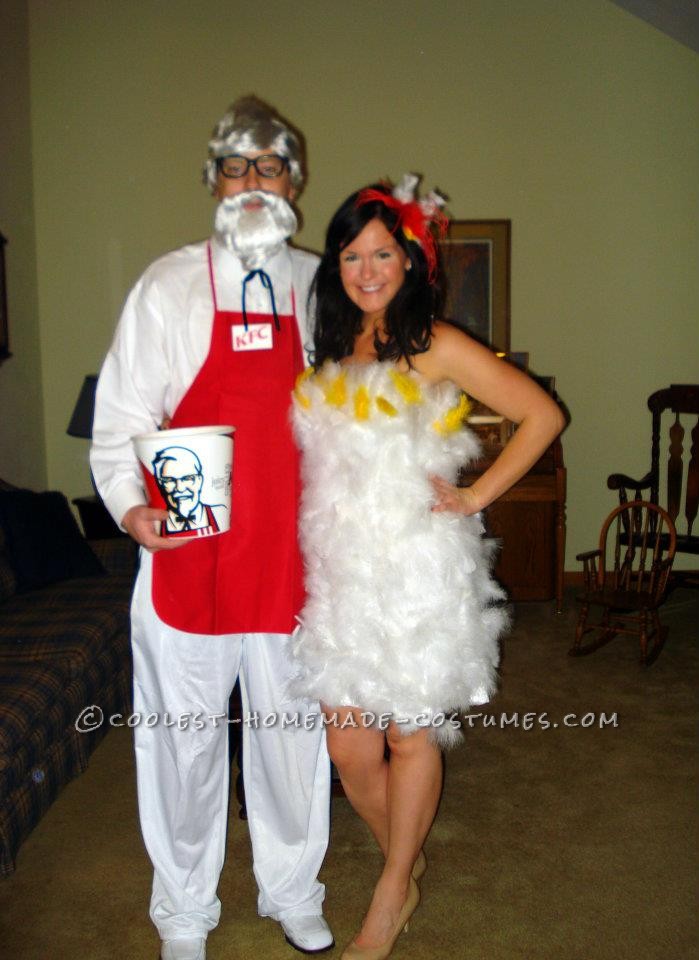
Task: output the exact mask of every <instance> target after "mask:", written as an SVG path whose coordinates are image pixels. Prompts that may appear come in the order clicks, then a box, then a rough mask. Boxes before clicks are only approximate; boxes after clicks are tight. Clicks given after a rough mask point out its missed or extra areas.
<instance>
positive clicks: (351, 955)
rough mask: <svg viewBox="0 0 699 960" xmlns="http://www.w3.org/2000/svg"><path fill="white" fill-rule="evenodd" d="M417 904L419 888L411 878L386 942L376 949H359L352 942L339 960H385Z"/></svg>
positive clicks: (405, 927)
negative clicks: (406, 893)
mask: <svg viewBox="0 0 699 960" xmlns="http://www.w3.org/2000/svg"><path fill="white" fill-rule="evenodd" d="M419 902H420V888H419V887H418V885H417V884H416V883H415V880H414V878H413V877H412V876H411V878H410V884H409V886H408V895H407V897H406V898H405V903H404V904H403V907H402V909H401V911H400V913H399V914H398V919H397V920H396V925H395V927H394V928H393V931H392V932H391V935H390V937H389V938H388V940H386V941H385V942H384V943H382V944H380V946H378V947H359V946H357V944H356V943H355V942H354V940H353V941H352V943H350V945H349V946H348V947H346V948H345V951H344V953H343V954H342V956H341V957H340V960H386V958H387V957H389V956H390V955H391V951H392V950H393V948H394V947H395V945H396V940H397V939H398V937H399V936H400V935H401V933H402V932H403V931H404V930H405V931H407V929H408V921H409V920H410V918H411V917H412V915H413V913H414V912H415V909H416V908H417V905H418V904H419Z"/></svg>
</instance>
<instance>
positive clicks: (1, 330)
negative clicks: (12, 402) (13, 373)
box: [0, 233, 11, 363]
mask: <svg viewBox="0 0 699 960" xmlns="http://www.w3.org/2000/svg"><path fill="white" fill-rule="evenodd" d="M6 243H7V240H6V239H5V238H4V237H3V235H2V234H1V233H0V363H2V361H3V360H7V358H8V357H9V356H10V355H11V354H10V335H9V331H8V327H7V287H6V285H5V282H6V281H5V276H6V274H5V244H6Z"/></svg>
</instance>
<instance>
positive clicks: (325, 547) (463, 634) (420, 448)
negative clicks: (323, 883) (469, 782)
mask: <svg viewBox="0 0 699 960" xmlns="http://www.w3.org/2000/svg"><path fill="white" fill-rule="evenodd" d="M416 184H417V178H416V177H406V178H405V179H404V180H403V182H402V183H401V184H400V185H399V187H397V188H396V189H395V190H393V191H391V189H390V187H389V186H387V185H385V184H379V185H377V186H375V187H370V188H367V189H365V190H361V191H359V192H358V193H356V194H353V195H352V196H351V197H349V198H348V199H347V200H346V201H345V202H344V203H343V204H342V206H341V207H340V209H339V210H338V211H337V213H336V214H335V216H334V217H333V219H332V221H331V223H330V226H329V228H328V233H327V239H326V247H325V253H324V255H323V258H322V260H321V263H320V266H319V268H318V273H317V275H316V279H315V282H314V283H315V293H316V297H317V312H316V325H315V343H314V347H315V354H314V367H313V368H310V369H309V370H307V371H306V372H305V373H304V374H303V375H302V376H301V377H300V379H299V381H298V383H297V386H296V390H295V402H294V426H295V431H296V436H297V439H298V441H299V444H300V446H301V448H302V450H303V476H304V494H303V504H302V515H301V543H302V548H303V551H304V557H305V563H306V588H307V593H308V598H307V601H306V605H305V608H304V610H303V614H302V617H301V626H300V629H299V631H298V633H297V635H296V638H295V647H294V652H295V655H296V658H297V661H298V664H299V677H298V680H297V681H296V687H295V692H296V693H299V694H303V695H305V696H308V697H310V698H312V699H319V700H320V701H321V702H322V704H323V709H324V712H325V716H326V720H327V722H328V726H327V734H328V748H329V750H330V754H331V757H332V759H333V760H334V762H335V765H336V767H337V769H338V771H339V774H340V777H341V779H342V783H343V786H344V789H345V793H346V795H347V797H348V798H349V800H350V802H351V803H352V805H353V806H354V808H355V810H356V811H357V812H358V813H359V815H360V816H361V817H362V818H363V819H364V820H365V821H366V823H367V824H368V826H369V828H370V829H371V830H372V832H373V834H374V836H375V837H376V840H377V842H378V844H379V846H380V847H381V850H382V851H383V853H384V856H385V858H386V862H385V867H384V870H383V873H382V874H381V877H380V879H379V882H378V884H377V886H376V888H375V891H374V895H373V898H372V901H371V904H370V907H369V911H368V913H367V915H366V917H365V920H364V923H363V925H362V928H361V930H360V931H359V933H358V935H357V936H356V937H355V939H354V940H353V941H352V942H351V943H350V944H349V946H348V947H347V948H346V949H345V952H344V953H343V955H342V957H343V960H381V958H385V957H387V956H388V955H389V954H390V952H391V950H392V948H393V945H394V943H395V941H396V939H397V937H398V935H399V934H400V932H401V930H402V929H403V928H404V927H405V926H406V924H407V920H408V918H409V917H410V915H411V914H412V912H413V911H414V909H415V908H416V906H417V904H418V902H419V898H420V893H419V888H418V885H417V880H418V879H419V877H420V876H421V875H422V873H423V872H424V870H425V866H426V861H425V858H424V854H423V853H422V845H423V842H424V840H425V837H426V836H427V833H428V831H429V829H430V826H431V823H432V820H433V818H434V815H435V812H436V809H437V803H438V800H439V795H440V791H441V785H442V758H441V748H442V747H446V746H450V745H451V744H452V743H454V742H455V741H456V740H458V739H459V737H460V734H459V732H458V724H457V723H456V722H455V720H454V718H453V717H452V714H453V712H454V711H458V710H467V709H468V708H469V706H471V705H472V704H478V703H484V702H486V701H487V700H488V698H489V697H490V695H491V694H492V692H493V690H494V687H495V683H496V669H497V664H498V637H499V635H500V633H501V632H502V630H503V627H504V625H505V621H506V615H505V613H504V610H503V608H502V605H501V603H500V601H501V600H502V599H503V594H502V591H501V590H500V588H499V587H498V586H497V584H495V582H494V581H493V580H492V579H491V577H490V566H491V562H490V561H491V554H492V549H491V545H490V544H489V543H488V542H487V541H484V540H483V539H482V533H483V526H482V522H481V520H480V516H479V514H480V511H481V510H483V508H484V507H486V506H487V505H488V504H489V503H491V502H492V501H493V500H495V499H496V498H497V497H499V496H500V495H501V494H502V493H504V492H505V490H507V489H508V488H509V487H510V486H512V484H513V483H515V482H516V481H517V480H518V479H519V478H520V477H521V476H523V475H524V473H526V471H527V470H528V469H529V467H530V466H531V465H532V464H533V463H534V462H535V461H536V460H537V459H538V457H539V456H540V455H541V453H542V452H543V450H544V449H545V448H546V447H547V446H548V445H549V444H550V443H551V441H552V440H553V438H554V437H555V436H556V434H557V433H558V432H559V431H560V430H561V428H562V426H563V419H562V416H561V413H560V411H559V409H558V407H557V406H556V405H555V403H554V402H553V401H552V400H551V399H550V398H549V397H548V396H547V395H546V394H545V393H544V392H543V391H541V390H540V389H539V388H538V387H537V386H536V385H535V384H534V382H533V381H532V380H530V379H529V378H528V377H527V376H525V375H524V374H522V373H520V372H519V371H517V370H516V369H515V368H514V367H512V366H510V365H509V364H507V363H504V362H503V361H502V360H499V359H498V358H496V357H495V355H494V354H493V353H491V352H490V351H489V350H488V349H486V348H485V347H483V346H481V345H480V344H478V343H476V342H475V341H473V340H471V339H470V338H469V337H467V336H466V335H465V334H464V333H462V332H461V331H459V330H457V329H456V328H455V327H453V326H450V325H449V324H446V323H444V322H442V321H439V320H436V319H435V318H434V315H433V314H434V305H435V302H436V287H435V281H436V276H437V245H436V242H435V239H434V236H433V233H432V228H433V225H437V226H440V225H441V226H443V225H444V223H445V220H444V217H443V215H442V213H441V211H440V206H441V198H439V197H438V196H437V195H436V194H430V196H429V197H427V198H426V199H425V200H422V201H420V202H416V201H415V199H414V195H413V192H414V188H415V186H416ZM466 394H468V395H470V396H473V397H475V398H476V399H478V400H481V401H482V402H484V403H485V404H487V405H488V406H489V407H492V408H493V409H495V410H498V411H499V412H501V413H502V414H504V415H505V416H506V417H508V418H509V419H511V420H513V421H514V422H515V423H518V424H519V427H518V429H517V431H516V433H515V434H514V437H513V438H512V440H511V441H510V442H509V443H508V445H507V446H506V448H505V449H504V451H503V452H502V454H501V455H500V457H498V459H497V460H496V462H495V463H494V464H493V466H492V467H490V468H489V469H488V470H487V471H486V472H485V473H484V474H483V475H482V476H480V477H479V478H478V480H477V481H476V482H475V483H474V484H473V485H472V486H471V487H457V486H456V485H455V484H456V480H457V475H458V472H459V469H460V468H461V467H463V466H464V465H465V464H467V463H468V462H469V461H470V460H473V459H474V458H475V457H476V456H477V454H478V441H477V439H476V438H475V437H474V436H473V434H471V433H470V432H469V431H468V430H467V429H465V427H464V419H465V415H466V412H467V405H468V401H467V399H466ZM386 742H387V743H388V746H389V748H390V752H389V756H388V759H386V758H385V753H386V751H385V746H386Z"/></svg>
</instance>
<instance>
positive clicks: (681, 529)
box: [607, 384, 699, 586]
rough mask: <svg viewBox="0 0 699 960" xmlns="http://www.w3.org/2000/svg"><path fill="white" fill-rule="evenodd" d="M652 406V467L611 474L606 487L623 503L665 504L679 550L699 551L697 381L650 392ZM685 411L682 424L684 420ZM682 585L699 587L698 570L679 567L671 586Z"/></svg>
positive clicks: (698, 553)
mask: <svg viewBox="0 0 699 960" xmlns="http://www.w3.org/2000/svg"><path fill="white" fill-rule="evenodd" d="M648 408H649V409H650V411H651V414H652V417H653V419H652V437H651V453H650V470H649V471H648V473H647V474H646V475H645V476H644V477H642V478H641V479H640V480H634V479H632V478H631V477H628V476H626V475H625V474H623V473H612V474H611V475H610V476H609V477H607V486H608V487H609V489H610V490H617V491H618V492H619V503H620V504H622V503H626V502H627V501H628V500H629V499H632V500H641V499H645V500H649V501H650V502H651V503H655V504H658V505H659V506H662V507H664V508H665V509H666V510H667V512H668V513H669V514H670V517H671V518H672V520H673V523H674V524H675V527H676V529H677V552H678V553H689V554H693V555H694V556H697V555H699V533H698V532H696V530H695V529H694V524H695V521H696V517H697V506H698V504H699V384H673V385H672V386H671V387H666V388H665V389H664V390H657V391H656V392H655V393H653V394H651V396H650V397H648ZM664 414H665V416H663V415H664ZM683 415H684V425H683V423H682V421H681V419H680V418H681V417H682V416H683ZM694 415H696V421H695V420H694ZM663 427H665V433H664V434H663V433H662V428H663ZM690 431H691V432H690ZM661 451H662V453H663V463H662V464H661V462H660V461H661ZM665 457H667V459H665ZM666 463H667V468H666V469H667V473H665V464H666ZM628 491H631V494H632V495H631V497H629V495H628ZM644 493H645V496H644ZM665 543H667V541H665ZM679 584H686V585H688V586H699V577H698V576H697V574H696V572H692V571H682V570H675V571H674V572H673V574H672V585H673V586H678V585H679Z"/></svg>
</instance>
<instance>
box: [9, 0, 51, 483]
mask: <svg viewBox="0 0 699 960" xmlns="http://www.w3.org/2000/svg"><path fill="white" fill-rule="evenodd" d="M0 64H2V83H1V84H0V232H1V233H2V234H3V235H4V236H5V237H6V238H7V241H8V243H7V246H6V248H5V255H6V269H7V286H8V292H7V298H8V314H9V319H10V350H11V352H12V354H13V356H12V357H10V358H9V359H8V360H6V361H5V362H4V363H3V364H2V365H1V366H0V477H2V478H4V479H5V480H9V481H11V482H12V483H16V484H18V485H19V486H28V487H35V488H38V489H40V488H41V487H43V486H45V484H46V447H45V444H44V410H43V402H42V390H41V360H40V357H41V347H40V342H39V311H38V305H37V295H36V255H35V247H34V204H33V197H32V153H31V139H30V126H29V42H28V35H27V11H26V3H25V0H3V2H2V3H0Z"/></svg>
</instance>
